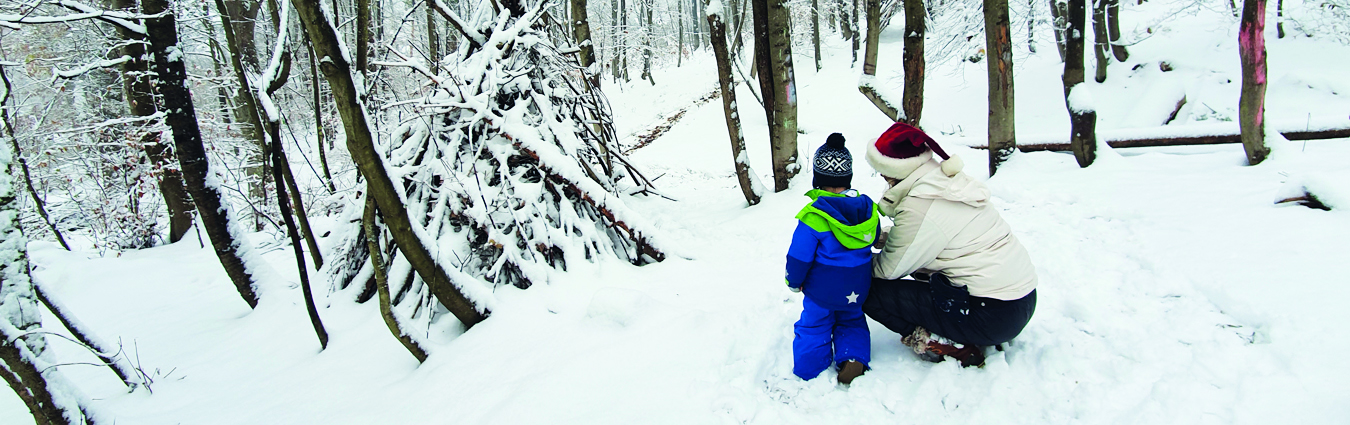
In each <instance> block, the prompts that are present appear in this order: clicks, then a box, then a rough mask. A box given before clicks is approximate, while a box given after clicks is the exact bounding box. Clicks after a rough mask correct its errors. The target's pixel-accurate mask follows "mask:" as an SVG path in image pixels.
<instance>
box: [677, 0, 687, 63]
mask: <svg viewBox="0 0 1350 425" xmlns="http://www.w3.org/2000/svg"><path fill="white" fill-rule="evenodd" d="M675 3H676V8H677V9H678V10H676V12H675V16H677V17H678V18H679V19H676V20H677V21H679V23H677V24H676V29H675V33H676V34H679V35H678V36H677V37H676V38H678V39H679V41H677V42H676V43H675V45H676V46H678V47H676V50H675V67H676V68H679V67H680V66H681V65H683V64H684V21H685V15H684V1H683V0H677V1H676V2H675Z"/></svg>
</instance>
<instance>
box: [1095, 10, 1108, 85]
mask: <svg viewBox="0 0 1350 425" xmlns="http://www.w3.org/2000/svg"><path fill="white" fill-rule="evenodd" d="M1108 38H1109V37H1108V36H1107V35H1106V0H1093V7H1092V51H1093V53H1095V54H1096V55H1097V77H1096V80H1097V82H1098V83H1104V82H1106V68H1107V67H1108V66H1109V65H1111V56H1110V54H1111V41H1110V40H1108Z"/></svg>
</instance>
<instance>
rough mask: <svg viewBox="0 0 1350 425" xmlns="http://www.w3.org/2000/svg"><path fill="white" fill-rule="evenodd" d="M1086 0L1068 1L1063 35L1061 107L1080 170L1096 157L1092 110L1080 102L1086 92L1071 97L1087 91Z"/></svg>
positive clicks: (1093, 113) (1091, 107) (1092, 107)
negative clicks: (1084, 47)
mask: <svg viewBox="0 0 1350 425" xmlns="http://www.w3.org/2000/svg"><path fill="white" fill-rule="evenodd" d="M1087 1H1088V0H1068V3H1067V5H1068V8H1067V10H1066V12H1067V14H1066V16H1065V18H1066V19H1067V22H1066V23H1067V24H1068V26H1067V27H1066V31H1065V34H1066V35H1067V36H1068V40H1066V43H1065V51H1066V55H1065V56H1064V105H1065V106H1066V107H1068V109H1069V124H1070V128H1071V129H1072V130H1071V132H1070V135H1069V145H1070V147H1072V149H1073V156H1074V158H1075V159H1077V160H1078V166H1080V167H1087V166H1089V165H1092V161H1094V160H1095V159H1096V158H1097V132H1096V128H1097V111H1096V108H1095V106H1093V105H1091V104H1087V103H1086V102H1084V101H1083V97H1084V95H1085V94H1086V93H1078V96H1074V95H1073V94H1074V93H1073V92H1074V91H1075V90H1087V86H1083V85H1082V84H1083V81H1084V79H1086V75H1085V71H1084V66H1083V34H1084V30H1085V29H1086V27H1087V22H1086V21H1087V5H1086V4H1085V3H1086V2H1087ZM1087 97H1088V98H1090V96H1087ZM1075 101H1077V102H1075Z"/></svg>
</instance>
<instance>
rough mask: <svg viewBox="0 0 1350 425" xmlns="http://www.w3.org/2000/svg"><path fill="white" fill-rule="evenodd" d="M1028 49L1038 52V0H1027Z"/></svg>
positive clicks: (1031, 51)
mask: <svg viewBox="0 0 1350 425" xmlns="http://www.w3.org/2000/svg"><path fill="white" fill-rule="evenodd" d="M1027 51H1028V52H1030V53H1036V0H1027Z"/></svg>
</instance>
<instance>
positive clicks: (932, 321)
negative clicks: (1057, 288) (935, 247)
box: [863, 274, 1036, 346]
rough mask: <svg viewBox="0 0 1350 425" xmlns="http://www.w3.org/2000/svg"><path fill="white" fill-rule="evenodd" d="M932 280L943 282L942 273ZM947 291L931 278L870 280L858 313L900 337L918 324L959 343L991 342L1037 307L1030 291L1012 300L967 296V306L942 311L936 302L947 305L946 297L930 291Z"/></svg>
mask: <svg viewBox="0 0 1350 425" xmlns="http://www.w3.org/2000/svg"><path fill="white" fill-rule="evenodd" d="M931 280H932V282H931V285H946V284H947V283H946V282H947V280H946V277H945V276H942V275H940V274H934V275H933V276H932V279H931ZM951 289H953V288H950V287H949V288H941V289H939V290H937V291H935V290H934V288H933V287H932V286H930V282H921V281H916V280H907V279H896V280H885V279H872V290H871V292H870V293H869V294H868V295H867V301H865V302H864V303H863V312H864V313H866V314H867V317H871V318H872V320H875V321H877V323H881V324H882V325H883V326H886V328H887V329H890V330H891V331H892V332H895V333H898V334H900V335H909V334H910V333H912V332H914V327H915V326H923V328H924V329H927V330H928V331H929V332H932V333H936V334H938V335H941V336H943V337H946V338H947V339H950V340H952V341H955V342H958V343H961V344H974V345H978V346H990V345H996V344H1002V343H1004V342H1008V341H1009V340H1012V339H1013V337H1015V336H1017V334H1019V333H1021V332H1022V328H1023V327H1026V325H1027V322H1028V321H1030V320H1031V315H1032V314H1033V313H1035V311H1036V291H1035V290H1033V291H1031V293H1030V294H1027V295H1026V296H1024V297H1022V298H1020V299H1017V300H1013V301H1003V300H997V299H993V298H985V297H969V299H968V304H967V305H968V308H967V309H962V310H960V311H957V310H954V309H948V310H949V311H943V309H942V308H940V306H939V304H942V303H943V302H944V301H947V305H950V301H949V300H944V299H938V297H935V296H934V293H939V294H943V293H949V292H950V290H951ZM958 290H964V288H959V289H958ZM943 298H945V297H943Z"/></svg>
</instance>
